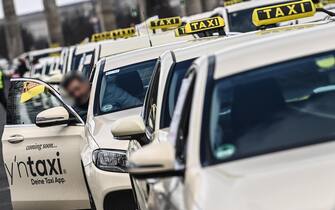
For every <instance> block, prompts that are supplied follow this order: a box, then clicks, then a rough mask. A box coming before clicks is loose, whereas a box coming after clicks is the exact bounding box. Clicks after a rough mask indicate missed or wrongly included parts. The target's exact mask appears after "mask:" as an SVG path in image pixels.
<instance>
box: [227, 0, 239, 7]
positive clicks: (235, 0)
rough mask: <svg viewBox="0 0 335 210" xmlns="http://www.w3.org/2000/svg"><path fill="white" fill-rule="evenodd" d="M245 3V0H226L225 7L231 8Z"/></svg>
mask: <svg viewBox="0 0 335 210" xmlns="http://www.w3.org/2000/svg"><path fill="white" fill-rule="evenodd" d="M241 2H243V0H225V1H224V3H223V4H224V6H225V7H226V6H230V5H233V4H238V3H241Z"/></svg>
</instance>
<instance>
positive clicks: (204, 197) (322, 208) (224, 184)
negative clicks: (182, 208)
mask: <svg viewBox="0 0 335 210" xmlns="http://www.w3.org/2000/svg"><path fill="white" fill-rule="evenodd" d="M334 150H335V143H333V142H332V143H324V144H319V145H314V146H308V147H304V148H299V149H292V150H288V151H284V152H277V153H271V155H263V156H260V157H256V158H249V159H245V160H241V161H233V162H229V163H223V164H218V165H215V166H210V167H204V168H202V169H199V170H198V172H196V173H195V174H197V175H196V176H193V177H195V178H194V179H193V180H192V179H191V183H193V184H190V185H189V186H192V187H191V188H193V189H189V190H190V192H192V194H193V196H192V197H193V199H192V200H193V201H194V202H196V203H198V204H199V206H200V209H203V210H205V209H213V210H216V209H218V210H219V209H223V208H225V209H230V210H269V209H271V210H283V209H285V210H326V209H328V210H331V209H332V210H333V209H335V182H334V177H335V153H334ZM218 201H219V202H218Z"/></svg>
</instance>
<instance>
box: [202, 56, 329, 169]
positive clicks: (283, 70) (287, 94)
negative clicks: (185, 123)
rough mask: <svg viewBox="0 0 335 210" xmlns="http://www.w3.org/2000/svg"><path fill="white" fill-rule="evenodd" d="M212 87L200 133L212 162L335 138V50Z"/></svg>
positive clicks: (235, 78)
mask: <svg viewBox="0 0 335 210" xmlns="http://www.w3.org/2000/svg"><path fill="white" fill-rule="evenodd" d="M209 86H211V85H210V84H209ZM213 87H214V88H213V90H212V91H209V93H208V95H210V98H208V100H210V105H209V106H205V113H206V114H205V116H208V117H205V118H204V122H203V123H204V126H205V128H204V129H203V131H202V132H203V133H204V134H205V135H204V136H203V138H204V141H208V143H209V147H207V148H209V151H210V153H211V155H210V156H211V157H212V158H213V159H214V162H215V161H219V162H222V161H223V162H224V161H231V160H237V159H242V158H246V157H251V156H256V155H261V154H266V153H271V152H275V151H280V150H286V149H292V148H296V147H301V146H305V145H311V144H317V143H321V142H326V141H330V140H334V137H335V130H334V124H335V106H334V104H333V103H334V101H335V52H329V53H324V54H319V55H313V56H310V57H307V58H300V59H297V60H293V61H288V62H284V63H280V64H275V65H272V66H268V67H263V68H261V69H257V70H253V71H250V72H247V73H242V74H239V75H236V76H231V77H228V78H225V79H221V80H218V81H214V84H213ZM207 157H209V156H207Z"/></svg>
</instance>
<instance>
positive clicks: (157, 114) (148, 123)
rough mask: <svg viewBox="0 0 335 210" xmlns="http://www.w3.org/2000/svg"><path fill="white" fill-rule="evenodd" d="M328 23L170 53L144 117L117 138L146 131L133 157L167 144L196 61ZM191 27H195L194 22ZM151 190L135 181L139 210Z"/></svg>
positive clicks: (134, 144) (125, 121)
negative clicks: (151, 145)
mask: <svg viewBox="0 0 335 210" xmlns="http://www.w3.org/2000/svg"><path fill="white" fill-rule="evenodd" d="M327 23H329V22H328V21H326V22H319V23H317V24H316V23H315V24H306V25H303V26H289V27H281V28H276V29H268V30H264V31H260V32H259V31H257V32H249V33H245V34H241V35H236V36H232V37H225V38H220V39H216V40H212V41H209V42H206V43H200V44H198V45H195V46H190V47H186V48H181V49H176V50H172V51H168V52H166V53H164V54H162V55H161V56H160V58H159V63H158V65H157V66H158V67H157V68H156V69H155V72H154V74H153V75H154V76H153V79H152V81H151V82H150V85H149V88H148V92H147V96H146V100H145V103H144V106H143V110H142V116H130V117H126V118H122V119H119V120H117V121H116V122H115V123H114V125H113V126H112V133H113V135H114V136H115V137H117V138H118V137H121V139H126V138H125V137H124V134H125V133H126V132H125V131H127V129H132V127H131V125H132V124H133V123H135V122H136V123H135V124H137V125H140V127H141V128H144V130H142V132H138V133H137V135H138V136H137V138H136V139H137V140H134V141H131V144H130V147H129V149H128V150H129V153H130V155H131V153H132V152H134V151H136V150H138V149H139V148H140V147H141V145H145V144H147V143H150V142H160V141H166V136H167V133H168V131H169V126H170V122H171V118H172V115H173V113H174V109H175V105H176V100H177V98H178V95H179V90H180V85H181V81H182V79H183V78H184V76H185V74H186V73H187V70H188V69H189V67H190V66H191V64H192V62H193V61H194V60H195V59H196V58H198V57H200V56H202V55H207V54H210V53H214V52H216V51H218V50H221V49H225V48H229V47H231V46H234V45H237V44H240V43H244V42H253V41H255V40H258V39H263V38H265V37H268V36H274V35H280V34H283V33H285V32H288V31H292V30H303V29H304V28H306V27H316V26H318V25H323V24H327ZM189 24H192V22H191V23H189ZM124 126H129V127H124ZM135 127H136V126H135ZM135 127H134V128H135ZM120 129H121V130H122V132H121V133H120V132H119V131H120ZM143 134H145V135H143ZM147 186H150V183H149V182H144V183H143V182H142V181H141V180H138V179H134V180H133V188H134V190H135V192H136V199H137V202H138V205H139V208H140V209H142V210H143V209H148V203H149V200H148V199H149V197H150V196H149V194H150V190H149V188H148V187H147Z"/></svg>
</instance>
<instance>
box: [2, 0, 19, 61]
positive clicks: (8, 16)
mask: <svg viewBox="0 0 335 210" xmlns="http://www.w3.org/2000/svg"><path fill="white" fill-rule="evenodd" d="M2 5H3V10H4V14H5V33H6V41H7V49H8V57H9V59H13V58H15V57H16V56H18V55H20V54H21V53H23V42H22V36H21V30H20V24H19V21H18V18H17V16H16V12H15V6H14V0H2Z"/></svg>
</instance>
